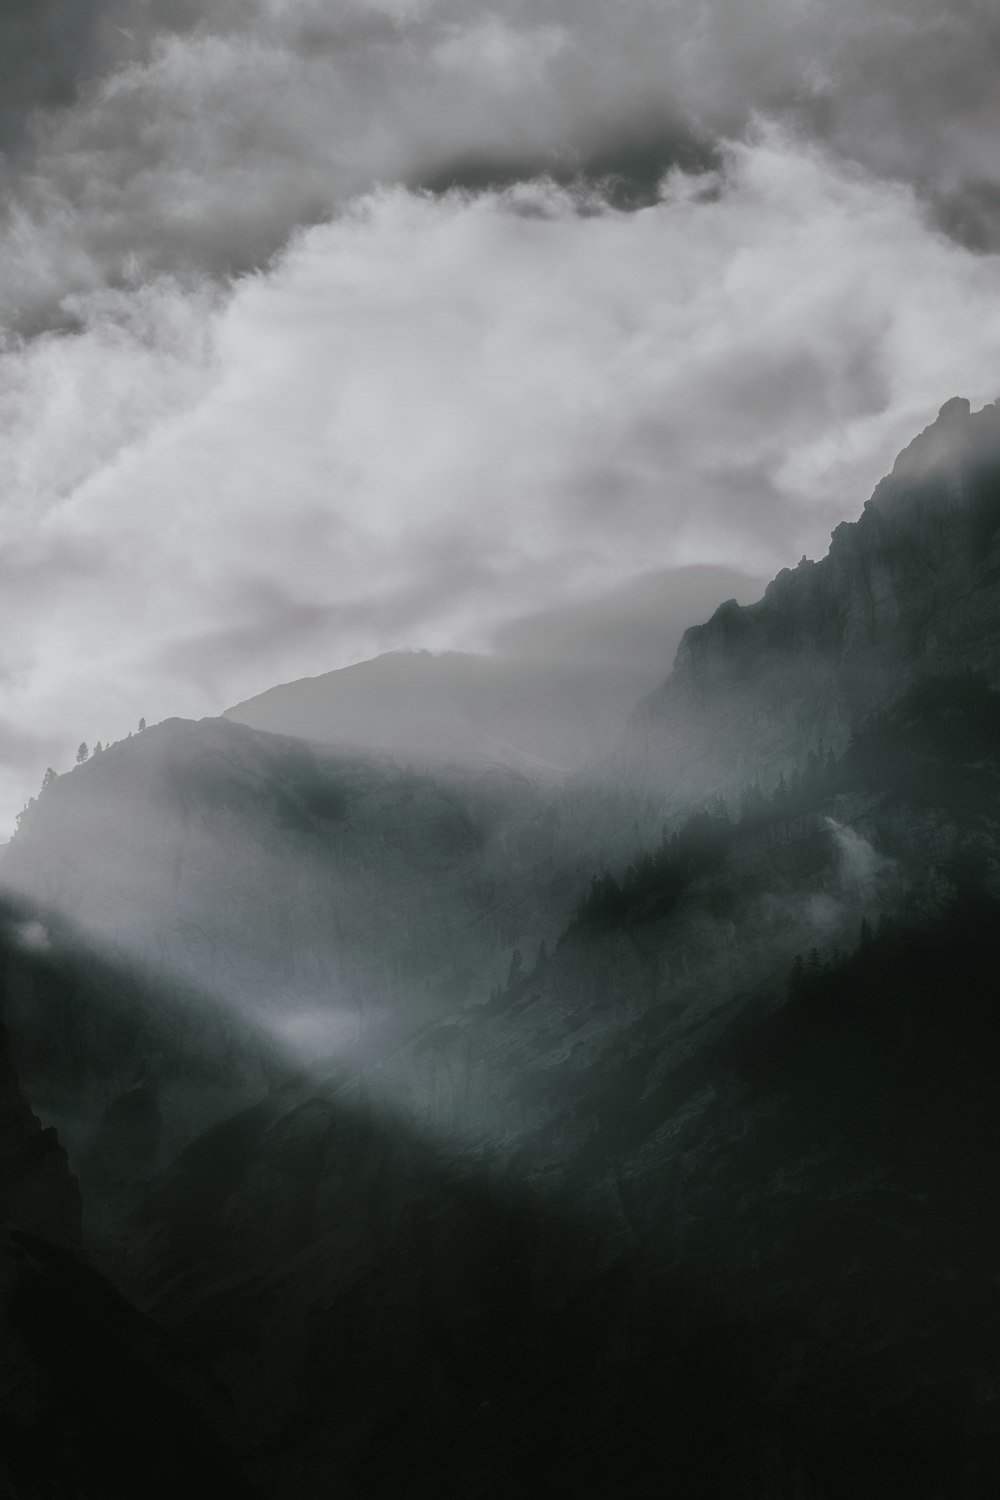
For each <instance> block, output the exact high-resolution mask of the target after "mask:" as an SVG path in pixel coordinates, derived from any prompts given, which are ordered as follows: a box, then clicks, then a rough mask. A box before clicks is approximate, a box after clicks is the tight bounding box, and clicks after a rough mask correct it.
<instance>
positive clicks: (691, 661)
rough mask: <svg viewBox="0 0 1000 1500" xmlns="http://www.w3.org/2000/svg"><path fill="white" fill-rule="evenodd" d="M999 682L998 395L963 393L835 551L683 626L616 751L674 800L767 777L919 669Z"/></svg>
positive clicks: (623, 766)
mask: <svg viewBox="0 0 1000 1500" xmlns="http://www.w3.org/2000/svg"><path fill="white" fill-rule="evenodd" d="M955 673H962V674H968V673H982V674H983V675H985V677H986V678H987V680H988V681H989V682H990V683H991V684H992V683H996V682H997V681H998V679H1000V407H998V406H997V405H990V406H986V407H984V408H983V409H982V410H981V411H978V412H976V413H973V412H972V410H971V407H970V403H969V402H968V401H967V400H964V399H962V398H959V397H956V398H953V399H952V400H950V401H947V402H946V403H945V405H944V406H943V407H942V408H941V411H940V413H939V415H938V417H937V420H936V421H935V422H934V423H932V425H931V426H930V427H928V428H927V429H926V430H925V431H924V432H922V433H921V434H920V435H919V436H918V437H917V438H915V439H914V441H913V442H912V443H910V444H909V446H908V447H907V448H906V449H905V450H904V451H903V452H902V453H901V454H900V455H899V457H898V458H897V460H896V462H895V465H894V466H893V469H892V472H891V474H889V475H888V476H887V477H886V478H885V479H883V480H882V481H881V482H880V483H879V484H878V486H877V487H876V489H875V491H874V494H873V495H872V497H871V499H870V500H869V501H868V502H867V503H866V505H865V508H864V512H863V514H862V515H861V516H860V518H859V519H858V520H857V521H847V522H844V523H842V524H841V525H840V526H838V527H837V528H836V530H835V531H834V532H833V535H832V539H831V545H830V549H829V552H828V553H827V555H826V556H825V557H824V558H822V559H821V560H820V561H818V562H810V561H807V560H806V559H805V558H803V559H802V561H801V562H800V563H799V565H798V567H796V568H794V569H789V568H785V569H783V570H782V571H781V572H780V573H778V575H777V577H776V578H775V579H774V580H773V581H772V582H771V583H770V584H769V585H768V587H767V589H766V590H765V593H764V597H763V598H762V599H761V600H759V601H758V602H757V603H756V604H750V605H739V604H737V603H736V601H735V600H730V601H728V602H727V603H725V604H722V605H720V607H719V608H718V609H717V610H716V612H715V614H714V615H713V616H712V617H711V619H710V620H708V622H707V623H706V624H704V625H698V626H695V627H693V628H692V629H689V630H688V631H686V632H685V634H684V636H683V638H682V641H681V644H680V648H679V650H678V652H677V657H676V660H675V663H674V669H673V671H672V673H671V675H670V677H669V678H668V679H667V681H666V682H665V683H664V684H663V686H662V687H661V688H659V689H658V690H657V691H656V692H654V693H652V694H651V695H650V696H649V697H647V698H646V699H645V700H644V701H643V702H642V703H641V704H640V705H639V706H638V708H637V709H636V711H635V713H634V715H633V717H632V721H631V724H630V726H629V731H628V734H627V736H626V739H625V741H624V743H623V745H622V746H621V747H620V749H619V752H618V754H617V756H616V760H615V769H616V771H617V772H618V773H620V774H622V775H624V776H625V777H626V779H627V780H629V781H630V782H631V783H632V784H638V785H640V786H642V787H643V788H644V789H647V790H651V791H656V792H660V793H663V794H666V795H667V796H668V797H669V799H670V801H671V802H673V803H683V802H684V801H686V800H689V799H691V798H699V797H701V798H704V797H710V796H713V795H716V794H718V793H724V794H727V793H731V792H732V791H733V790H734V789H737V788H739V787H740V786H744V785H746V784H747V783H749V782H753V781H755V780H758V779H764V780H765V781H767V782H770V783H773V782H774V781H775V780H776V779H777V777H778V775H779V774H780V773H781V772H783V771H787V770H789V769H790V768H793V767H794V766H795V765H801V764H802V763H803V762H804V761H805V759H806V757H807V756H808V754H809V752H810V751H812V752H815V751H817V750H819V749H820V748H821V747H825V748H827V749H833V750H835V751H839V750H841V749H843V747H844V746H845V744H846V743H847V740H848V738H849V736H850V733H851V731H852V728H853V727H854V726H856V725H857V724H858V723H860V722H863V721H864V720H865V719H866V718H867V717H868V716H869V715H871V714H872V713H873V712H875V711H876V710H879V709H883V708H886V707H888V706H889V705H890V704H891V703H892V702H893V701H894V700H895V699H897V698H898V697H899V696H900V695H901V694H902V692H903V691H904V690H905V688H906V687H907V686H908V684H909V683H911V682H912V681H913V680H914V679H915V678H916V677H918V676H921V675H949V674H955Z"/></svg>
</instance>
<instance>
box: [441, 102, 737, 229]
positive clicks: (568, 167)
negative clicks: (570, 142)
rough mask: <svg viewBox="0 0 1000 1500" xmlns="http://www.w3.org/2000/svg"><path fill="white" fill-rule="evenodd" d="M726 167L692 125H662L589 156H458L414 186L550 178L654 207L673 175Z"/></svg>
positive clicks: (474, 188)
mask: <svg viewBox="0 0 1000 1500" xmlns="http://www.w3.org/2000/svg"><path fill="white" fill-rule="evenodd" d="M721 164H722V157H721V153H720V151H719V147H718V143H717V142H716V141H713V140H712V139H710V138H709V137H708V136H706V135H699V134H698V133H697V132H696V131H695V130H694V129H693V128H692V127H691V126H684V125H683V124H681V123H678V122H672V123H666V122H661V123H659V124H656V125H650V126H649V127H648V128H646V129H642V128H639V127H638V126H636V127H632V128H630V129H629V130H628V131H627V132H626V133H624V134H623V135H622V137H621V138H620V139H618V140H616V141H612V142H608V143H607V144H605V145H604V146H603V147H602V148H601V149H599V150H596V151H593V152H591V153H589V154H579V153H573V152H566V151H564V152H558V151H555V150H550V151H548V152H541V153H539V154H538V155H536V156H534V157H524V158H522V159H521V160H508V161H505V160H503V159H502V157H501V156H499V155H497V156H494V157H489V156H484V157H478V158H476V157H461V156H459V157H456V159H455V160H454V161H452V162H449V163H447V164H446V165H444V166H443V167H441V168H440V170H438V171H435V172H431V173H429V174H424V175H423V176H422V177H419V178H418V179H417V181H415V182H414V184H413V185H414V186H416V187H423V188H426V189H427V191H429V192H432V193H443V192H451V191H453V190H456V189H457V190H459V191H461V192H471V193H480V192H486V191H497V190H499V189H503V188H507V187H511V186H513V185H514V184H515V183H519V182H528V181H530V180H531V179H532V178H533V177H547V178H550V179H551V181H553V182H555V183H558V184H559V185H560V186H562V187H567V188H580V189H583V190H584V191H585V192H590V191H593V190H595V189H596V190H597V191H599V192H600V193H601V195H602V197H603V199H604V200H605V201H606V202H607V203H610V204H611V205H612V206H613V207H615V208H619V209H625V210H628V209H635V208H642V207H648V206H649V205H651V204H653V203H656V202H657V201H658V199H659V196H660V186H661V183H662V181H663V179H664V177H665V176H666V175H667V173H668V172H670V171H672V170H674V169H679V170H680V171H682V172H692V173H694V172H706V173H707V172H715V171H717V170H718V169H719V167H720V166H721Z"/></svg>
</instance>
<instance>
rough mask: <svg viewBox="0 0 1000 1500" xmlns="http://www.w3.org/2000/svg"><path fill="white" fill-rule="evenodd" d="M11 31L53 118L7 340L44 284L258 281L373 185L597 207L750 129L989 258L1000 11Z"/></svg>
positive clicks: (211, 17)
mask: <svg viewBox="0 0 1000 1500" xmlns="http://www.w3.org/2000/svg"><path fill="white" fill-rule="evenodd" d="M25 5H26V0H15V7H16V14H17V15H20V14H21V12H22V10H24V14H25V15H27V14H28V11H27V10H26V9H25ZM70 10H72V12H73V17H74V18H75V19H72V20H68V19H66V18H65V17H64V15H63V13H64V12H66V13H67V16H68V13H69V11H70ZM99 13H100V15H101V17H102V20H101V24H100V26H97V21H96V18H97V16H98V14H99ZM12 14H13V13H12ZM30 14H31V16H32V18H33V19H32V21H31V26H30V38H29V40H28V41H27V42H26V43H24V45H22V46H21V48H20V50H17V49H15V50H14V51H12V52H10V54H9V55H10V57H11V58H12V59H13V61H12V62H11V63H10V68H11V69H12V70H13V74H16V76H17V77H18V78H21V77H22V76H23V77H24V78H26V79H29V80H30V79H35V80H36V81H35V82H34V83H32V82H30V81H29V83H27V84H25V85H24V87H25V88H26V89H27V93H26V94H25V95H24V98H23V99H21V102H20V103H18V102H17V100H18V99H20V97H21V96H20V94H19V93H18V92H17V90H16V89H15V90H14V93H13V94H12V95H11V98H13V99H14V101H15V102H14V104H13V106H12V108H14V111H15V113H16V114H17V118H18V120H19V121H21V123H22V125H23V122H24V118H25V111H26V109H27V108H28V104H29V103H37V104H38V105H44V104H46V103H48V104H52V103H53V102H59V101H62V103H63V106H64V107H61V108H53V109H50V110H49V111H48V112H47V113H46V112H45V111H44V110H42V111H41V112H39V111H38V110H36V111H35V115H34V116H33V128H32V130H31V133H30V142H29V143H28V144H27V145H25V146H24V149H23V150H22V151H21V153H20V154H19V155H18V158H17V160H16V162H14V163H11V164H8V169H7V171H6V174H5V180H4V182H3V184H2V185H3V187H4V202H5V205H6V207H5V210H4V214H3V218H2V221H0V250H2V254H3V262H4V266H5V275H4V284H3V297H2V302H0V317H2V318H3V319H4V320H5V321H6V323H7V325H8V327H11V328H17V329H19V330H21V331H28V332H32V331H35V330H37V329H38V328H40V327H52V326H59V324H60V319H61V316H62V313H61V303H62V299H63V297H64V296H65V295H66V294H67V293H72V292H81V291H83V292H85V291H88V290H92V289H94V288H97V287H108V286H110V287H119V286H121V285H124V284H128V282H129V280H130V278H131V279H132V280H134V279H136V278H137V277H141V278H142V279H148V278H150V277H152V276H157V275H161V274H169V275H171V276H180V277H191V276H195V275H202V274H207V275H210V276H212V277H215V278H217V279H220V280H223V281H225V280H226V279H227V278H230V277H232V276H234V275H238V274H241V273H242V272H244V271H246V270H248V269H250V268H253V267H259V266H262V265H264V264H266V263H267V261H268V260H269V259H270V257H272V256H273V255H274V254H276V253H278V252H279V251H280V250H281V248H282V247H283V246H284V245H285V244H286V243H287V241H288V239H289V236H290V235H291V234H292V233H293V232H294V230H295V229H296V228H298V227H302V226H305V225H310V224H315V223H320V222H323V221H325V220H326V219H328V218H329V217H330V216H331V215H333V214H334V213H336V212H338V211H339V210H340V209H341V208H342V207H343V205H344V204H346V203H347V202H349V201H350V200H351V199H353V198H355V197H356V196H357V195H358V194H359V193H365V192H367V191H369V190H370V189H371V188H372V187H373V186H375V185H377V184H383V185H387V184H391V183H405V184H407V185H409V186H411V187H414V186H420V185H427V186H431V187H434V188H437V189H442V188H447V187H449V186H452V185H456V184H457V185H459V186H462V185H464V186H475V187H483V186H496V185H503V184H509V183H510V182H511V181H513V180H515V179H527V178H536V177H538V176H540V175H546V174H547V175H549V176H551V177H553V178H554V179H556V180H559V181H563V182H569V181H571V180H573V179H575V178H577V177H580V176H583V177H584V178H586V179H588V180H590V181H592V182H593V181H597V180H599V179H602V178H608V177H611V178H613V180H614V184H615V186H614V192H615V193H616V194H617V201H618V202H619V203H620V204H623V205H624V204H631V205H635V204H642V203H648V202H649V201H650V200H651V199H652V198H654V197H655V187H656V184H657V182H658V180H659V179H660V178H661V177H662V176H663V174H664V173H665V172H666V171H668V170H669V169H670V168H671V167H672V166H675V165H681V166H684V167H687V168H691V167H692V166H693V165H701V166H702V167H706V166H711V165H712V164H713V160H714V153H715V149H716V143H717V141H718V139H719V138H720V137H725V138H736V139H739V138H744V139H746V138H749V136H751V135H752V133H753V130H754V128H755V127H754V121H755V119H756V118H757V117H758V116H760V115H764V116H767V117H769V118H772V119H776V120H779V121H783V122H784V124H785V127H786V128H788V129H791V130H793V131H794V132H795V133H797V134H798V135H800V136H801V137H802V138H803V139H807V140H814V141H817V142H821V143H823V144H824V147H825V149H826V150H828V151H830V152H832V153H833V154H835V155H839V156H841V157H843V158H844V159H845V160H848V159H849V160H853V161H856V162H858V163H860V164H861V165H863V166H864V167H865V169H866V170H868V171H870V172H874V173H875V174H877V175H880V176H883V177H885V178H886V179H887V180H890V181H893V180H898V181H902V182H905V183H907V184H908V185H910V186H911V187H912V188H914V190H916V191H918V192H919V193H920V194H921V195H922V196H923V198H924V199H925V201H927V202H928V203H929V204H930V205H931V206H932V208H933V210H934V212H935V213H936V214H937V216H938V221H939V222H940V223H941V224H942V225H943V226H944V227H945V228H946V230H947V231H948V232H949V233H952V234H954V235H956V236H958V237H959V238H960V239H962V240H964V241H966V242H968V243H970V244H973V245H975V246H976V247H978V248H980V249H983V248H988V247H989V246H990V245H991V244H993V245H995V244H996V243H997V238H996V236H997V233H998V227H1000V216H998V211H997V201H998V193H1000V165H998V157H997V153H996V150H995V143H996V137H997V130H998V126H1000V119H998V110H1000V104H998V91H997V89H996V87H995V82H996V76H997V68H998V64H1000V16H998V15H997V14H996V13H995V7H992V6H989V5H987V4H986V3H984V0H954V3H952V4H950V5H949V6H948V7H947V8H946V9H942V7H941V6H940V5H939V4H938V3H937V0H911V3H910V4H908V5H907V6H906V7H905V8H901V7H900V6H898V5H896V4H893V3H891V0H877V3H874V4H872V3H870V0H864V3H863V0H844V3H843V4H841V5H838V6H837V7H836V9H835V10H834V9H833V8H831V7H829V6H819V5H815V4H804V3H802V0H765V3H763V4H758V5H756V6H754V7H753V8H752V9H748V7H747V6H746V5H745V4H743V3H742V0H710V3H707V4H705V3H700V0H679V3H677V4H674V5H671V6H669V7H666V6H664V5H663V4H662V3H661V0H623V3H621V4H618V5H614V6H609V5H608V4H607V3H606V0H572V3H570V0H532V3H531V4H530V5H529V4H528V3H527V0H506V3H503V4H498V5H495V6H492V7H483V6H479V7H476V6H469V5H468V4H467V3H465V0H463V3H461V4H460V3H459V0H420V3H404V0H399V3H389V0H385V3H375V0H355V3H347V0H341V3H338V4H332V5H331V4H329V3H326V0H322V3H321V0H294V3H290V0H239V3H237V0H220V3H218V4H214V5H213V6H211V7H206V6H202V5H196V4H193V3H181V0H175V3H173V4H169V3H167V0H149V3H140V0H113V3H109V4H107V5H105V6H103V7H98V6H96V5H95V4H93V3H90V4H85V3H83V4H77V3H76V0H74V4H73V5H72V6H70V5H69V3H68V0H32V8H31V12H30ZM8 24H9V23H8ZM94 38H98V39H99V44H98V41H95V40H94ZM26 47H27V49H28V50H27V52H26V51H25V48H26ZM29 53H30V55H31V56H35V55H36V54H37V58H38V63H37V67H35V66H32V67H29V68H28V69H27V71H24V66H23V64H24V60H25V58H26V57H27V56H28V55H29ZM81 77H82V78H83V82H84V85H85V86H82V87H81ZM46 79H49V80H50V82H49V83H46V82H45V80H46ZM39 80H41V81H39ZM53 80H54V81H53ZM60 80H62V81H61V82H60ZM0 82H2V79H0ZM18 88H19V89H20V88H21V85H20V84H19V85H18ZM22 92H23V90H22ZM70 106H71V107H70ZM19 128H20V127H19ZM29 146H30V149H29Z"/></svg>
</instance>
